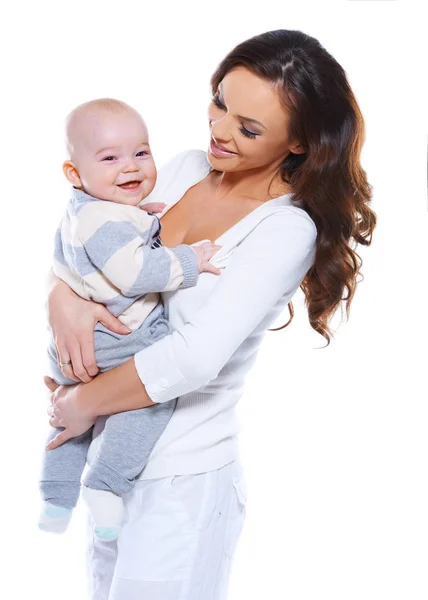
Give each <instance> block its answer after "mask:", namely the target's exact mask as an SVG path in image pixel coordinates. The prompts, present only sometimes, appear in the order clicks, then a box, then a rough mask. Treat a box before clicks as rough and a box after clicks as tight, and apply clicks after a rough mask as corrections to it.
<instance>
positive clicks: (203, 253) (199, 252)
mask: <svg viewBox="0 0 428 600" xmlns="http://www.w3.org/2000/svg"><path fill="white" fill-rule="evenodd" d="M191 247H192V248H193V250H194V251H195V253H196V257H197V260H198V269H199V273H213V274H214V275H220V273H221V271H220V269H218V268H217V267H215V266H214V265H212V264H211V263H210V262H208V261H209V260H210V259H211V258H212V257H213V256H214V254H215V253H216V252H218V250H219V249H220V248H221V246H219V245H217V244H213V243H212V242H204V243H203V244H200V245H199V246H195V245H192V246H191Z"/></svg>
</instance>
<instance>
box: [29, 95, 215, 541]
mask: <svg viewBox="0 0 428 600" xmlns="http://www.w3.org/2000/svg"><path fill="white" fill-rule="evenodd" d="M66 139H67V149H68V154H69V160H67V161H66V162H65V163H64V165H63V170H64V173H65V176H66V178H67V179H68V181H69V182H70V183H71V184H72V186H73V187H72V190H71V199H70V200H69V202H68V205H67V208H66V211H65V214H64V216H63V218H62V220H61V223H60V226H59V229H58V231H57V234H56V241H55V256H54V266H53V270H54V273H55V274H56V275H57V276H58V277H60V278H61V279H63V280H64V281H65V282H66V283H67V284H68V285H69V286H70V287H71V288H72V289H73V290H74V291H75V292H76V293H77V294H79V295H80V296H82V297H83V298H85V299H87V300H94V301H96V302H101V303H103V304H104V305H105V306H106V307H107V308H108V309H109V311H110V312H111V313H112V314H114V315H115V316H116V317H118V318H119V319H120V321H122V323H123V324H124V325H126V326H127V327H128V328H129V329H130V330H131V333H129V334H127V335H126V334H125V335H120V334H116V333H112V332H111V331H109V330H108V329H106V328H105V327H104V326H103V325H102V324H101V323H97V325H96V327H95V331H94V342H95V356H96V360H97V365H98V367H99V370H100V372H103V371H106V370H108V369H111V368H113V367H116V366H117V365H119V364H121V363H122V362H124V361H126V360H128V359H130V358H131V357H133V356H134V355H135V353H136V352H138V351H139V350H141V349H143V348H144V347H146V346H148V345H150V344H153V343H154V342H156V341H157V340H159V339H161V338H162V337H164V336H165V335H168V334H169V333H171V331H172V328H171V326H170V324H169V323H168V321H167V320H166V318H165V316H166V315H165V313H164V308H163V305H162V302H161V301H160V300H159V292H162V291H173V290H177V289H178V288H180V287H182V288H184V287H189V286H194V285H196V283H197V280H198V276H199V273H201V272H203V271H206V272H211V273H217V270H216V269H215V267H214V266H213V265H211V264H210V263H209V262H208V261H209V260H210V258H211V257H212V256H213V255H214V254H215V252H216V251H217V250H218V249H219V247H220V246H216V245H215V244H212V243H211V242H208V241H207V242H203V243H199V244H198V245H195V246H187V245H184V244H183V245H179V246H177V247H175V248H166V247H164V246H163V245H162V242H161V240H160V238H159V237H158V236H159V233H160V230H161V226H160V221H159V219H158V218H157V217H156V216H155V215H154V214H152V213H149V212H146V211H145V210H141V209H140V208H138V205H139V204H140V203H141V201H142V200H143V199H144V198H146V197H147V196H148V195H149V194H150V192H151V191H152V189H153V187H154V185H155V182H156V167H155V163H154V161H153V157H152V155H151V152H150V146H149V139H148V132H147V128H146V125H145V123H144V121H143V119H142V118H141V116H140V115H139V114H138V113H137V112H136V111H135V110H134V109H133V108H131V107H130V106H128V105H127V104H125V103H124V102H120V101H118V100H112V99H108V98H105V99H99V100H93V101H91V102H87V103H85V104H82V105H80V106H78V107H77V108H76V109H74V110H73V111H72V112H71V114H70V115H69V116H68V118H67V124H66ZM147 206H150V205H147ZM147 206H146V208H147ZM152 206H153V205H152ZM48 353H49V361H50V365H51V370H52V377H53V378H54V379H55V381H56V382H57V383H58V384H62V385H73V384H75V383H76V381H74V380H72V379H69V378H67V377H65V376H64V375H63V373H62V371H61V370H60V368H59V366H58V361H59V360H60V359H59V357H58V355H57V352H56V348H55V344H54V341H53V339H51V342H50V346H49V349H48ZM64 359H65V360H67V359H66V358H65V357H62V360H64ZM175 404H176V400H171V401H170V402H167V403H159V404H156V405H154V406H151V407H149V408H145V409H140V410H133V411H128V412H123V413H118V414H115V415H112V416H110V417H108V418H107V420H106V424H105V429H104V431H103V433H102V438H101V444H100V447H99V450H98V453H97V455H96V457H95V459H94V461H93V463H92V465H91V467H90V468H89V469H88V471H87V473H86V475H85V477H84V479H83V481H82V483H83V487H82V496H83V497H84V499H85V500H86V502H87V504H88V507H89V511H90V513H91V516H92V519H93V523H94V531H95V535H96V536H97V537H99V538H100V539H103V540H113V539H116V538H117V537H118V536H119V533H120V527H121V522H122V518H123V499H122V494H124V493H126V492H129V491H130V490H131V489H132V488H133V486H134V483H135V478H136V477H137V476H138V475H139V474H140V473H141V471H142V470H143V468H144V466H145V465H146V463H147V460H148V458H149V455H150V453H151V451H152V449H153V447H154V445H155V444H156V442H157V440H158V439H159V437H160V435H161V434H162V432H163V431H164V429H165V427H166V425H167V423H168V421H169V419H170V418H171V416H172V413H173V411H174V408H175ZM60 431H61V429H55V428H52V431H51V432H50V435H49V438H48V441H51V440H52V439H53V438H54V437H55V436H56V435H57V434H58V433H59V432H60ZM91 441H92V429H91V430H89V431H88V432H87V433H85V434H83V435H81V436H79V437H77V438H73V439H71V440H68V441H67V442H65V443H64V444H63V445H62V446H59V447H58V448H56V449H54V450H49V451H45V453H44V455H43V463H42V473H41V481H40V491H41V494H42V498H43V506H42V511H41V515H40V520H39V527H40V528H41V529H43V530H45V531H52V532H56V533H62V532H63V531H65V529H66V528H67V526H68V524H69V521H70V518H71V513H72V509H73V508H74V507H75V506H76V503H77V500H78V497H79V493H80V485H81V476H82V473H83V470H84V467H85V464H86V455H87V450H88V447H89V444H90V443H91Z"/></svg>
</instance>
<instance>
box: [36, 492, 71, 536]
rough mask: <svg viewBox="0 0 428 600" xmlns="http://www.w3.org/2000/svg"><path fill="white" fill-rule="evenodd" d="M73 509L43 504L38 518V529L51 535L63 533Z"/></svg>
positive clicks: (46, 502)
mask: <svg viewBox="0 0 428 600" xmlns="http://www.w3.org/2000/svg"><path fill="white" fill-rule="evenodd" d="M72 512H73V509H72V508H65V507H63V506H55V504H51V503H50V502H48V501H47V500H45V501H44V502H43V506H42V510H41V512H40V517H39V528H40V529H42V530H43V531H49V532H51V533H64V531H65V530H66V529H67V527H68V524H69V523H70V519H71V515H72Z"/></svg>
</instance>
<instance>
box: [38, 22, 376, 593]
mask: <svg viewBox="0 0 428 600" xmlns="http://www.w3.org/2000/svg"><path fill="white" fill-rule="evenodd" d="M211 84H212V91H213V98H212V102H211V104H210V108H209V113H208V114H209V125H210V134H211V139H210V144H209V151H208V153H207V155H206V154H205V153H204V152H202V151H190V152H185V153H183V154H181V155H179V156H178V157H176V158H175V159H173V160H172V161H171V162H170V163H169V164H168V165H166V166H165V167H164V168H163V169H162V170H161V172H160V174H159V179H158V183H157V185H156V188H155V191H154V193H153V194H152V195H151V196H150V201H162V200H163V201H166V199H167V200H168V202H169V205H168V206H167V207H166V208H165V210H164V211H163V213H162V215H161V224H162V231H161V240H162V243H163V244H165V245H167V246H172V247H173V246H175V245H178V244H180V243H186V244H192V243H195V242H197V241H200V240H203V239H210V240H213V241H215V243H217V244H219V245H220V246H221V249H220V250H219V251H218V252H217V254H216V255H215V256H214V257H213V258H212V259H211V262H212V263H213V264H214V265H215V266H216V267H218V268H219V269H220V274H219V275H216V274H204V275H201V277H200V278H199V281H198V284H197V286H195V287H193V288H188V289H182V290H178V291H177V292H174V293H168V294H163V301H164V303H165V305H166V307H167V309H168V313H169V319H170V321H171V323H172V325H173V327H174V329H175V331H174V333H173V334H172V335H169V336H167V337H165V338H164V339H162V340H160V341H159V342H157V343H155V344H154V345H153V346H151V347H149V348H145V349H144V350H142V351H141V352H139V353H138V354H137V355H136V356H135V359H134V360H130V361H128V362H126V363H124V364H122V365H121V366H119V367H117V368H115V369H112V370H111V371H108V372H105V373H101V374H100V375H98V376H97V377H95V378H93V377H94V376H95V375H96V374H97V367H96V365H95V364H94V357H93V346H92V340H91V338H92V331H93V327H94V325H95V323H96V322H97V321H101V322H102V323H103V324H104V325H106V326H107V327H108V328H109V329H111V330H112V331H114V332H115V333H116V334H117V335H121V334H122V333H123V332H122V331H121V329H120V326H119V325H118V323H117V322H116V321H115V319H114V318H113V317H112V316H111V315H110V314H109V313H108V312H107V311H106V310H105V309H104V307H102V306H100V305H96V304H94V303H90V302H86V301H84V300H82V299H80V298H78V297H77V296H76V295H75V294H74V293H73V292H72V291H71V290H70V289H69V288H68V287H67V286H66V285H65V284H64V283H63V282H61V281H59V280H56V281H54V282H53V284H52V289H51V292H50V295H49V313H50V324H51V327H52V329H53V332H54V335H55V338H56V344H57V349H58V354H59V356H60V361H61V363H69V364H66V365H65V366H64V367H63V370H64V374H65V375H67V376H68V377H72V376H75V378H76V380H80V381H81V382H83V383H80V384H78V385H76V386H72V387H67V388H63V387H59V388H57V386H56V385H55V384H54V382H52V380H49V378H46V383H47V385H48V387H49V389H50V390H51V392H52V394H51V402H52V405H51V407H50V408H49V410H48V412H49V414H50V415H51V419H50V424H51V425H52V426H54V427H65V429H64V431H63V432H62V433H61V434H60V435H59V436H58V439H57V440H56V442H55V443H54V444H53V445H52V447H56V446H57V445H59V444H60V443H63V442H64V441H66V440H67V439H69V438H70V437H73V436H77V435H80V434H81V433H83V432H85V431H87V430H88V429H89V428H90V427H91V426H92V425H93V424H94V423H95V421H96V426H95V429H94V438H95V439H94V441H93V442H92V446H91V451H90V455H89V457H88V460H89V462H90V461H91V460H92V458H93V456H94V453H95V452H96V446H97V440H98V439H99V438H98V436H99V434H100V432H101V430H102V419H100V418H99V417H101V416H102V415H109V414H114V413H116V412H121V411H124V410H132V409H136V408H141V407H150V406H151V405H153V404H154V403H156V402H166V401H168V400H171V399H173V398H176V397H178V402H177V408H176V410H175V413H174V415H173V417H172V419H171V421H170V423H169V425H168V427H167V429H166V431H165V433H164V434H163V436H162V437H161V439H160V440H159V442H158V444H157V445H156V447H155V448H154V450H153V453H152V456H151V458H150V460H149V462H148V464H147V467H146V468H145V470H144V472H143V473H142V475H141V476H140V477H139V480H138V482H137V484H136V487H135V490H134V491H133V492H131V493H130V494H128V496H127V497H126V499H125V500H126V509H127V512H126V521H125V523H124V527H123V531H122V535H121V538H120V539H119V542H118V544H117V545H116V544H115V543H112V542H99V541H94V542H93V543H92V542H91V546H90V561H89V568H90V587H91V598H92V599H93V600H95V599H96V600H101V599H105V600H106V599H107V598H109V599H110V600H125V599H126V600H134V599H137V598H138V599H139V600H143V599H145V598H156V600H166V599H167V598H168V599H169V598H174V599H177V600H178V599H182V600H190V599H192V600H196V599H203V600H218V599H224V598H226V594H227V582H228V576H229V567H230V562H231V559H232V556H233V553H234V549H235V546H236V542H237V539H238V537H239V533H240V530H241V526H242V522H243V518H244V512H245V485H244V481H243V476H242V471H241V467H240V465H239V457H238V448H237V430H238V427H237V423H236V420H235V416H234V409H235V405H236V403H237V401H238V399H239V398H240V396H241V395H242V387H243V381H244V377H245V374H246V373H247V372H248V370H249V369H250V367H251V365H252V364H253V362H254V360H255V356H256V353H257V350H258V348H259V345H260V342H261V339H262V337H263V335H264V333H265V331H266V329H267V328H268V327H269V326H270V325H271V324H272V323H273V321H274V320H275V319H276V317H277V316H278V315H279V314H280V313H281V312H282V310H283V309H284V307H285V305H286V304H287V303H289V302H290V300H291V298H292V296H293V294H294V293H295V291H296V290H297V288H298V287H299V286H301V288H302V290H303V292H304V294H305V297H306V304H307V307H308V313H309V321H310V324H311V326H312V327H313V329H314V330H315V331H317V332H319V333H320V334H321V335H322V336H324V338H325V339H326V340H327V343H329V341H330V336H331V331H330V329H329V320H330V318H331V317H332V315H333V314H334V312H335V311H336V309H337V308H338V307H339V306H340V305H341V301H342V299H344V300H346V309H347V314H349V307H350V304H351V301H352V297H353V295H354V291H355V287H356V279H357V275H358V273H359V269H360V266H361V260H360V258H359V256H358V255H357V254H356V252H355V250H354V249H353V248H352V244H353V243H355V242H356V243H361V244H365V245H368V244H370V241H371V235H372V232H373V229H374V227H375V223H376V218H375V215H374V213H373V211H372V210H371V209H370V208H369V206H368V204H369V202H370V200H371V187H370V185H369V184H368V182H367V179H366V175H365V172H364V170H363V169H362V168H361V165H360V152H361V148H362V144H363V141H364V123H363V118H362V115H361V112H360V110H359V108H358V105H357V102H356V100H355V97H354V95H353V93H352V91H351V89H350V87H349V84H348V82H347V79H346V74H345V72H344V70H343V69H342V67H341V66H340V65H339V64H338V63H337V62H336V61H335V60H334V58H333V57H332V56H331V55H330V54H329V53H328V52H327V51H326V50H325V49H324V48H323V47H322V46H321V45H320V44H319V42H318V41H317V40H315V39H314V38H311V37H309V36H307V35H305V34H303V33H301V32H299V31H286V30H278V31H273V32H268V33H265V34H262V35H259V36H256V37H254V38H252V39H250V40H247V41H245V42H243V43H242V44H240V45H238V46H237V47H236V48H235V49H234V50H232V51H231V52H230V53H229V55H228V56H227V57H226V58H225V59H224V60H223V61H222V63H221V64H220V65H219V67H218V68H217V70H216V72H215V73H214V75H213V77H212V80H211ZM289 308H290V314H291V316H292V314H293V313H292V306H291V304H290V305H289ZM79 323H80V324H79ZM56 388H57V389H56Z"/></svg>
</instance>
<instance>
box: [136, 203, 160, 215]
mask: <svg viewBox="0 0 428 600" xmlns="http://www.w3.org/2000/svg"><path fill="white" fill-rule="evenodd" d="M165 206H166V204H165V203H164V202H149V203H148V204H144V206H139V207H138V208H141V210H145V211H146V212H151V213H161V212H162V211H163V209H164V208H165Z"/></svg>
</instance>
